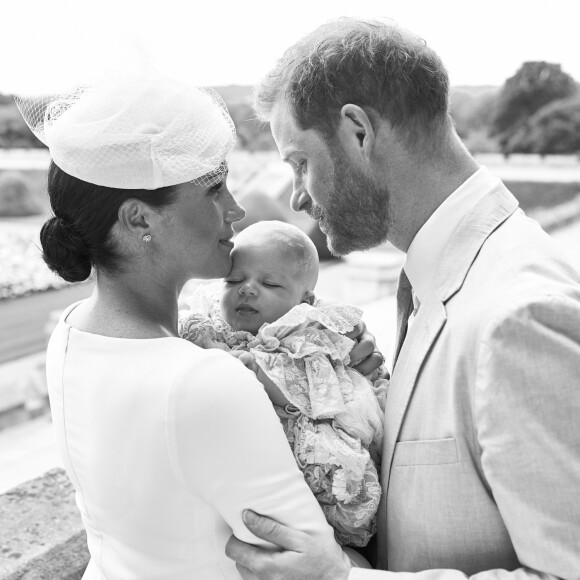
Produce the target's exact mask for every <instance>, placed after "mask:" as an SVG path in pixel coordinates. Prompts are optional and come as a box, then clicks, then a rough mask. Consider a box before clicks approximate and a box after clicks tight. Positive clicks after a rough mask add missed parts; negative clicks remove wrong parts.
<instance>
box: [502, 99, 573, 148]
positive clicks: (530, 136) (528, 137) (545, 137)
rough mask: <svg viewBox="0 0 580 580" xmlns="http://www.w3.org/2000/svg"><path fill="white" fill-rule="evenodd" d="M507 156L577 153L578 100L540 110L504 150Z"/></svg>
mask: <svg viewBox="0 0 580 580" xmlns="http://www.w3.org/2000/svg"><path fill="white" fill-rule="evenodd" d="M505 149H506V152H508V153H540V154H541V155H550V154H552V155H555V154H570V153H576V154H579V153H580V96H578V95H577V96H574V97H572V98H569V99H561V100H558V101H554V102H553V103H550V104H548V105H546V106H545V107H542V108H541V109H540V110H539V111H538V112H537V113H535V114H534V115H533V116H532V117H531V118H530V120H529V121H528V122H527V123H526V124H525V125H522V126H521V127H520V129H519V130H518V131H516V132H515V133H514V134H513V135H512V136H511V138H510V139H509V140H508V141H507V143H506V146H505Z"/></svg>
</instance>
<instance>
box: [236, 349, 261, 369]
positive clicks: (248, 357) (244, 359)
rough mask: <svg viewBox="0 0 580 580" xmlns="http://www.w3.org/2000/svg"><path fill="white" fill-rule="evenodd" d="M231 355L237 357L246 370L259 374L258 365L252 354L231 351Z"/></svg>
mask: <svg viewBox="0 0 580 580" xmlns="http://www.w3.org/2000/svg"><path fill="white" fill-rule="evenodd" d="M229 354H231V355H232V356H235V357H236V358H237V359H238V360H239V361H240V362H241V363H242V364H243V365H244V366H245V367H246V368H248V369H250V370H251V371H252V372H253V373H254V374H256V375H257V374H258V369H259V367H258V363H257V362H256V358H255V357H254V355H253V354H252V353H251V352H247V351H245V350H230V352H229Z"/></svg>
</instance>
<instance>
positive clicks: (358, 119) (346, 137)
mask: <svg viewBox="0 0 580 580" xmlns="http://www.w3.org/2000/svg"><path fill="white" fill-rule="evenodd" d="M336 136H337V137H338V139H339V141H340V143H341V145H342V148H343V149H344V150H345V151H346V152H347V153H350V154H351V155H354V156H359V157H360V156H362V157H364V158H366V159H369V160H370V159H371V156H372V150H373V147H374V145H375V140H376V128H375V126H374V124H373V120H372V118H371V116H369V114H367V112H366V111H365V110H364V109H363V108H362V107H359V106H358V105H353V104H351V103H348V104H346V105H344V106H343V107H342V109H341V110H340V121H339V125H338V128H337V131H336Z"/></svg>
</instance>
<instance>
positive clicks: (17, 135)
mask: <svg viewBox="0 0 580 580" xmlns="http://www.w3.org/2000/svg"><path fill="white" fill-rule="evenodd" d="M217 90H218V91H219V92H220V94H221V95H222V97H223V99H224V100H225V102H226V104H227V105H228V108H229V110H230V114H231V115H232V118H233V120H234V123H235V125H236V128H237V131H238V147H239V148H240V149H242V150H246V151H250V152H253V151H266V150H273V149H275V144H274V141H273V139H272V135H271V133H270V130H269V128H268V127H267V126H264V125H262V124H260V123H258V121H257V120H256V119H255V117H254V112H253V109H252V87H248V86H237V85H232V86H227V87H218V88H217ZM451 115H452V117H453V119H454V121H455V125H456V128H457V132H458V133H459V136H460V137H461V138H462V139H463V140H464V142H465V144H466V146H467V148H468V149H469V150H470V151H471V152H472V153H491V152H501V153H503V154H504V155H510V154H511V153H538V154H540V155H548V154H580V130H579V129H580V90H579V85H578V83H577V82H576V81H575V80H574V79H573V78H572V77H571V76H570V75H568V74H567V73H566V72H564V71H563V70H562V68H561V66H560V65H559V64H554V63H549V62H543V61H538V62H525V63H523V64H522V66H521V67H520V69H519V70H518V71H517V72H516V73H515V74H514V75H513V76H512V77H510V78H509V79H507V80H506V82H505V83H504V85H503V86H502V87H488V86H485V87H461V86H459V87H453V88H452V91H451ZM30 147H43V144H42V143H41V142H40V141H38V139H36V137H34V135H33V134H32V133H31V131H30V130H29V129H28V127H27V126H26V123H24V121H23V119H22V117H21V116H20V115H19V113H18V110H17V109H16V106H15V104H14V101H13V99H12V97H10V96H9V95H1V94H0V148H30Z"/></svg>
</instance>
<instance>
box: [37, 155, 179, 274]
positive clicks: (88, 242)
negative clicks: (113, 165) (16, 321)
mask: <svg viewBox="0 0 580 580" xmlns="http://www.w3.org/2000/svg"><path fill="white" fill-rule="evenodd" d="M48 196H49V198H50V206H51V208H52V211H53V213H54V216H53V217H51V218H50V219H48V220H47V221H46V222H45V223H44V225H43V226H42V229H41V230H40V243H41V244H42V250H43V258H44V261H45V262H46V264H47V265H48V267H49V268H50V269H51V270H52V271H53V272H56V273H57V274H58V275H59V276H60V277H61V278H63V279H64V280H66V281H67V282H82V281H83V280H86V279H87V278H88V277H89V276H90V274H91V270H92V268H93V266H98V267H100V268H103V269H106V270H108V271H115V270H117V269H118V268H119V265H120V264H119V255H118V253H117V251H116V248H115V247H114V244H113V243H112V241H111V237H110V235H109V234H110V231H111V228H112V227H113V225H114V223H115V222H116V221H117V219H118V211H119V207H120V206H121V204H122V203H123V202H124V201H125V200H127V199H138V200H140V201H143V202H145V203H147V204H149V205H151V206H153V207H156V208H162V207H165V206H168V205H171V204H172V203H174V201H175V198H176V196H177V186H170V187H162V188H159V189H155V190H147V189H117V188H115V187H103V186H101V185H94V184H92V183H87V182H86V181H82V180H81V179H78V178H76V177H73V176H72V175H69V174H68V173H65V172H64V171H63V170H62V169H60V167H58V166H57V165H56V164H55V163H54V162H53V161H51V162H50V167H49V170H48Z"/></svg>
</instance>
